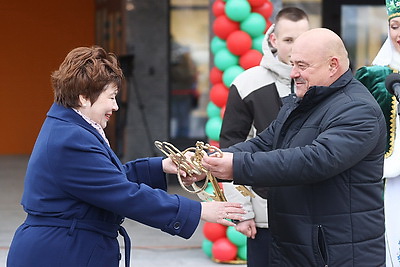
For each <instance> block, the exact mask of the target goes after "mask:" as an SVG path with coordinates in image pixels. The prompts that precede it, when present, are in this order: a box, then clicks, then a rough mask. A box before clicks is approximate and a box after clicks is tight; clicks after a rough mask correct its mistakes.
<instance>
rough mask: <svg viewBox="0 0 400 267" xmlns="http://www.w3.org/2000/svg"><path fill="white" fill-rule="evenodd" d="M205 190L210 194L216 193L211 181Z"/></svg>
mask: <svg viewBox="0 0 400 267" xmlns="http://www.w3.org/2000/svg"><path fill="white" fill-rule="evenodd" d="M204 191H206V192H207V193H208V194H210V195H214V188H213V187H212V184H211V183H208V184H207V187H206V189H204Z"/></svg>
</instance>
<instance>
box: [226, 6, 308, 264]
mask: <svg viewBox="0 0 400 267" xmlns="http://www.w3.org/2000/svg"><path fill="white" fill-rule="evenodd" d="M308 29H309V20H308V16H307V14H306V13H305V12H304V11H303V10H301V9H299V8H295V7H287V8H284V9H282V10H281V11H279V12H278V14H277V16H276V20H275V24H274V25H272V26H271V27H270V28H269V29H268V32H267V33H266V35H265V38H264V41H263V54H264V55H263V58H262V60H261V62H260V65H259V66H256V67H253V68H250V69H248V70H246V71H245V72H243V73H241V74H240V75H239V76H238V77H236V79H235V80H234V81H233V82H232V85H231V86H230V92H229V97H228V101H227V104H226V109H225V114H224V119H223V123H222V129H221V135H220V147H221V148H225V147H229V146H231V145H234V144H236V143H239V142H242V141H245V140H246V139H248V138H252V137H254V136H255V135H256V134H257V133H259V132H261V131H262V130H264V129H265V128H266V127H267V126H268V125H269V124H270V122H271V121H272V120H274V119H275V117H276V115H277V114H278V111H279V109H280V107H281V98H283V97H286V96H288V95H289V94H291V93H294V88H293V86H292V84H291V79H290V71H291V69H292V67H291V66H290V65H289V58H290V51H291V47H292V44H293V42H294V40H295V39H296V38H297V37H298V36H299V35H300V34H301V33H303V32H305V31H307V30H308ZM234 187H235V185H234V184H232V183H224V193H225V196H226V198H227V200H228V201H234V202H241V203H243V204H244V207H245V209H246V211H247V214H246V219H247V220H245V221H243V222H240V223H238V224H237V226H236V229H237V230H238V231H239V232H241V233H243V234H245V235H246V236H247V237H248V239H247V266H249V267H257V266H263V267H265V266H268V259H269V257H268V247H269V244H270V234H269V230H268V214H267V200H266V199H267V188H254V187H253V188H251V187H248V188H249V190H251V191H252V192H253V193H254V198H252V197H250V196H246V197H245V196H243V195H241V194H240V193H239V192H238V191H237V190H236V189H235V188H234Z"/></svg>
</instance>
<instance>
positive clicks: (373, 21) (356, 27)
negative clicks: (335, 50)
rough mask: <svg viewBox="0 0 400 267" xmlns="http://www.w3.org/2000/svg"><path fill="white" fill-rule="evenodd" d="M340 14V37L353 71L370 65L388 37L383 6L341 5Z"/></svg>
mask: <svg viewBox="0 0 400 267" xmlns="http://www.w3.org/2000/svg"><path fill="white" fill-rule="evenodd" d="M341 12H342V16H341V18H342V21H341V23H342V29H341V35H342V38H343V41H344V43H345V45H346V47H347V50H348V52H349V57H350V62H351V67H352V69H353V71H355V70H357V69H358V68H360V67H362V66H365V65H367V66H368V65H371V63H372V61H373V59H374V58H375V56H376V55H377V53H378V51H379V49H380V48H381V46H382V44H383V42H384V41H385V40H386V38H387V36H388V22H387V14H386V8H385V6H384V5H382V6H367V5H342V7H341Z"/></svg>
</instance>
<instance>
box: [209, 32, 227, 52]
mask: <svg viewBox="0 0 400 267" xmlns="http://www.w3.org/2000/svg"><path fill="white" fill-rule="evenodd" d="M210 45H211V52H212V53H213V54H216V53H217V52H218V51H219V50H220V49H221V48H226V41H225V40H223V39H221V38H219V37H218V36H214V37H213V38H212V39H211V44H210Z"/></svg>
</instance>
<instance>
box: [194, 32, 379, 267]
mask: <svg viewBox="0 0 400 267" xmlns="http://www.w3.org/2000/svg"><path fill="white" fill-rule="evenodd" d="M290 62H291V64H292V66H293V69H292V72H291V75H290V76H291V78H292V79H294V81H295V85H296V94H295V95H293V96H292V97H289V98H286V99H285V101H284V104H283V106H282V107H281V109H280V111H279V113H278V116H277V118H276V120H274V121H273V122H272V123H271V124H270V125H269V127H268V128H267V129H266V130H264V131H263V132H261V133H260V134H258V135H257V136H256V137H255V138H252V139H250V140H248V141H245V142H242V143H239V144H236V145H233V146H230V147H229V148H227V149H223V156H222V157H220V158H219V157H215V156H205V157H204V158H203V160H202V163H203V166H204V167H205V168H206V169H207V170H209V171H211V174H213V175H214V176H215V177H218V178H219V179H223V180H233V182H234V183H235V184H242V185H251V186H268V187H269V188H268V214H269V229H270V232H271V236H272V244H271V253H270V264H271V266H315V267H317V266H360V267H362V266H384V264H385V237H384V234H385V222H384V210H383V198H382V193H383V183H382V179H381V177H382V174H383V161H384V153H385V144H386V125H385V117H384V115H383V113H382V110H381V108H380V107H379V105H378V103H377V102H376V100H375V99H374V97H373V96H372V95H371V93H370V92H369V91H368V89H367V88H365V86H364V85H363V84H362V83H361V82H359V81H358V80H356V79H355V78H354V77H353V74H352V71H351V69H350V68H349V65H350V63H349V58H348V53H347V50H346V48H345V46H344V44H343V41H342V40H341V39H340V37H339V36H338V35H337V34H336V33H334V32H333V31H331V30H328V29H325V28H317V29H312V30H309V31H306V32H305V33H303V34H301V35H300V36H299V37H298V38H297V39H296V40H295V41H294V44H293V47H292V52H291V58H290Z"/></svg>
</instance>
